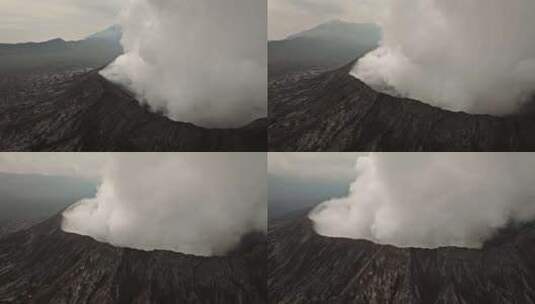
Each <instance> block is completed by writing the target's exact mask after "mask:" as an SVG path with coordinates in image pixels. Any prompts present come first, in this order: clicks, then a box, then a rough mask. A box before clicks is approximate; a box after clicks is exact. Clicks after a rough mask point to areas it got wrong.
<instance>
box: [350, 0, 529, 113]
mask: <svg viewBox="0 0 535 304" xmlns="http://www.w3.org/2000/svg"><path fill="white" fill-rule="evenodd" d="M534 11H535V1H532V0H510V1H502V0H474V1H464V0H413V1H402V0H392V1H391V2H390V5H389V13H388V14H387V16H388V17H386V19H385V21H384V24H383V28H384V41H383V42H382V46H381V47H380V48H378V49H377V50H375V51H373V52H371V53H369V54H368V55H366V56H365V57H363V58H362V59H361V60H360V61H359V62H358V63H357V65H356V67H355V68H354V70H353V71H352V75H353V76H355V77H357V78H359V79H362V80H363V81H364V82H366V83H368V84H369V85H371V86H372V87H374V88H375V89H378V90H380V91H384V92H387V93H392V91H395V92H396V93H397V94H398V95H402V96H407V97H410V98H415V99H418V100H422V101H424V102H428V103H431V104H433V105H435V106H438V107H442V108H446V109H449V110H459V111H466V112H469V113H485V114H494V115H504V114H510V113H513V112H515V111H518V110H519V109H520V108H521V107H522V105H523V104H525V103H526V102H528V101H529V100H530V99H531V97H532V93H533V92H534V89H535V31H534V30H533V29H534V28H535V19H534V18H533V12H534ZM392 89H393V90H392Z"/></svg>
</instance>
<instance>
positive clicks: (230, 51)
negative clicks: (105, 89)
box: [103, 0, 267, 127]
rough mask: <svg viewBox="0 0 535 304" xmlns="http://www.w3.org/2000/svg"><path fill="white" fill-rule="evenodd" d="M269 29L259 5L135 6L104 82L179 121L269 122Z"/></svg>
mask: <svg viewBox="0 0 535 304" xmlns="http://www.w3.org/2000/svg"><path fill="white" fill-rule="evenodd" d="M266 22H267V21H266V5H265V2H263V1H260V0H254V1H251V0H228V1H207V0H199V1H171V0H159V1H157V0H131V1H129V2H128V3H127V4H126V7H125V10H124V11H123V14H122V18H121V25H122V28H123V39H122V44H123V47H124V49H125V54H124V55H123V56H121V57H119V58H118V59H117V60H116V61H115V62H114V63H113V64H112V65H111V66H110V67H108V68H107V69H106V70H105V71H103V75H104V76H105V77H107V78H108V79H110V80H112V81H115V82H120V83H122V84H124V85H126V86H128V87H129V88H130V89H132V90H133V91H134V92H135V93H136V94H137V96H138V98H139V99H141V100H142V101H143V102H146V103H147V104H148V105H150V107H151V108H152V109H153V110H155V111H161V112H163V113H165V114H166V115H167V116H168V117H170V118H171V119H173V120H177V121H184V122H191V123H195V124H197V125H200V126H205V127H239V126H242V125H245V124H247V123H250V122H251V121H253V120H254V119H257V118H261V117H265V116H266V111H267V89H266V86H267V50H266V39H267V38H266Z"/></svg>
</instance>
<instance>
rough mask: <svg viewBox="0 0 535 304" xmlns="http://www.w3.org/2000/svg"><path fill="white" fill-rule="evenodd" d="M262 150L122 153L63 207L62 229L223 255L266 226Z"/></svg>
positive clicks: (120, 242)
mask: <svg viewBox="0 0 535 304" xmlns="http://www.w3.org/2000/svg"><path fill="white" fill-rule="evenodd" d="M266 158H267V157H266V154H265V153H171V154H165V153H157V154H146V153H142V154H137V153H127V154H119V155H114V156H112V158H111V160H110V162H109V164H107V165H106V166H105V169H104V174H103V181H102V185H101V186H100V189H99V191H98V193H97V196H96V197H95V198H93V199H87V200H83V201H81V202H79V203H77V204H75V205H74V206H72V207H71V208H69V209H68V210H66V211H65V212H64V214H63V223H62V228H63V230H64V231H66V232H72V233H76V234H81V235H88V236H91V237H93V238H94V239H96V240H98V241H101V242H106V243H110V244H113V245H116V246H121V247H129V248H138V249H142V250H153V249H162V250H172V251H176V252H182V253H187V254H194V255H199V256H212V255H222V254H225V253H226V252H227V251H228V250H231V249H233V247H234V246H236V245H237V244H238V243H239V241H240V239H241V237H242V236H243V235H245V234H247V233H249V232H252V231H255V230H258V231H264V230H266V225H267V219H266V216H267V210H266V209H267V206H266V204H267V203H266V200H267V198H266V196H267V190H266V188H267V186H266V182H267V181H266V173H265V170H266Z"/></svg>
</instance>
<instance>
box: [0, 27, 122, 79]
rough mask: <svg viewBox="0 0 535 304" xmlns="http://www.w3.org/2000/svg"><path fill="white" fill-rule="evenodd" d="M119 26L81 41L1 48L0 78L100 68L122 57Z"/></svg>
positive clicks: (50, 41)
mask: <svg viewBox="0 0 535 304" xmlns="http://www.w3.org/2000/svg"><path fill="white" fill-rule="evenodd" d="M121 36H122V33H121V29H120V27H119V26H112V27H110V28H108V29H105V30H104V31H101V32H99V33H96V34H94V35H91V36H89V37H87V38H86V39H83V40H79V41H65V40H63V39H59V38H57V39H52V40H49V41H45V42H28V43H17V44H0V75H5V74H11V73H27V72H43V71H63V70H72V69H84V68H89V69H93V68H97V67H100V66H103V65H106V64H108V63H109V62H111V61H113V60H114V59H115V58H116V57H117V56H119V55H120V54H122V53H123V48H122V46H121V44H120V39H121Z"/></svg>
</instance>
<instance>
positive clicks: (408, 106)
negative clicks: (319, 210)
mask: <svg viewBox="0 0 535 304" xmlns="http://www.w3.org/2000/svg"><path fill="white" fill-rule="evenodd" d="M353 65H354V62H352V63H350V64H348V65H346V66H344V67H342V68H340V69H336V70H332V71H328V72H323V73H322V72H317V71H316V72H314V71H312V72H302V73H293V74H289V75H286V76H285V77H281V78H277V79H275V80H272V81H270V83H269V90H268V95H269V126H268V134H269V148H270V150H271V151H533V150H535V132H534V131H535V117H534V116H533V115H532V114H529V115H528V114H526V115H514V116H509V117H493V116H489V115H470V114H466V113H462V112H451V111H447V110H442V109H439V108H436V107H433V106H430V105H428V104H425V103H422V102H420V101H416V100H411V99H406V98H397V97H393V96H389V95H386V94H382V93H379V92H376V91H374V90H373V89H371V88H370V87H369V86H367V85H366V84H364V83H363V82H362V81H360V80H358V79H356V78H354V77H352V76H351V75H349V72H350V70H351V69H352V67H353ZM532 112H533V111H530V113H532Z"/></svg>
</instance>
